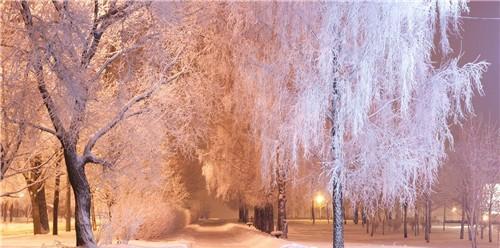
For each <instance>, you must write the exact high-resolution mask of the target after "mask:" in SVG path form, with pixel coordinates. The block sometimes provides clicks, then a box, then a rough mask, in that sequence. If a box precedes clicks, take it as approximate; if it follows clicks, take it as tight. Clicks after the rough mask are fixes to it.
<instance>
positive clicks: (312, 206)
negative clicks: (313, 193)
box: [311, 198, 316, 224]
mask: <svg viewBox="0 0 500 248" xmlns="http://www.w3.org/2000/svg"><path fill="white" fill-rule="evenodd" d="M311 218H312V220H313V224H315V223H316V218H315V217H314V198H313V199H312V201H311Z"/></svg>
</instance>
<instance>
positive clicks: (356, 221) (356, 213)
mask: <svg viewBox="0 0 500 248" xmlns="http://www.w3.org/2000/svg"><path fill="white" fill-rule="evenodd" d="M358 220H359V216H358V206H356V207H354V216H353V218H352V221H353V222H354V224H356V225H357V224H358Z"/></svg>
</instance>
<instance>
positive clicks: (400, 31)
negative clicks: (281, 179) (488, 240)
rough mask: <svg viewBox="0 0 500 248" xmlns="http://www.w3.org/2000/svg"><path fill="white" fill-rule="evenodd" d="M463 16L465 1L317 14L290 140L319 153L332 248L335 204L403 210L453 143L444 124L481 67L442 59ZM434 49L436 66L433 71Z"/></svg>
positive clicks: (338, 237)
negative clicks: (314, 76)
mask: <svg viewBox="0 0 500 248" xmlns="http://www.w3.org/2000/svg"><path fill="white" fill-rule="evenodd" d="M467 10H468V9H467V6H466V3H465V1H422V2H405V3H395V2H394V3H389V2H388V3H375V2H359V3H349V4H347V3H332V4H328V5H326V6H324V8H323V11H322V15H323V17H324V19H323V23H322V25H321V28H320V30H319V34H318V38H319V39H320V46H319V48H318V51H319V56H318V57H317V61H316V62H317V64H316V65H317V67H316V68H317V72H318V75H319V80H304V81H302V82H301V83H300V84H299V85H300V87H301V88H300V90H299V92H300V93H299V96H298V99H297V102H296V104H295V105H294V116H295V118H293V119H294V120H295V123H294V128H292V130H294V131H295V132H293V133H292V134H291V135H295V136H296V142H297V143H298V144H300V145H301V146H302V147H305V148H306V154H307V152H311V151H314V152H317V150H322V151H323V156H322V157H323V158H324V161H325V163H324V169H325V172H326V173H328V175H329V178H330V186H331V190H332V192H333V195H332V197H333V202H334V204H335V209H334V216H335V222H334V230H335V231H334V237H333V238H334V239H333V240H334V247H343V230H342V229H343V227H342V222H343V220H342V218H343V217H342V210H341V209H342V207H341V205H342V202H343V197H347V198H349V199H350V200H351V201H352V202H362V203H363V205H364V206H366V207H367V208H368V210H369V211H374V210H375V209H376V208H377V207H379V206H393V205H394V204H395V203H396V202H405V203H407V204H409V205H410V206H411V205H413V204H414V202H415V198H416V196H417V195H418V194H419V193H421V192H425V191H428V190H429V187H430V185H432V183H433V182H434V179H435V177H436V171H437V169H438V167H439V166H440V164H441V162H442V160H443V159H444V158H445V156H446V154H445V146H446V144H447V143H452V142H453V137H452V134H451V132H450V129H449V126H448V125H449V124H450V122H455V123H456V122H459V121H460V120H461V119H463V118H464V117H465V116H466V114H467V113H470V112H472V111H473V108H472V103H471V98H472V96H473V94H474V92H479V93H481V92H482V88H481V82H480V78H481V74H482V73H483V72H484V71H485V70H486V67H487V63H485V62H479V63H467V64H464V65H462V66H460V65H459V62H458V61H459V58H453V57H452V56H451V51H452V50H451V48H450V45H449V41H448V35H449V33H451V32H457V31H458V24H459V16H460V14H461V13H462V12H463V11H467ZM435 39H439V45H437V44H436V43H435V42H434V40H435ZM435 51H438V52H440V53H441V54H442V57H443V61H444V62H443V63H442V64H440V65H437V66H436V65H434V64H433V63H432V61H431V56H432V55H433V52H435ZM325 123H330V124H325ZM325 126H327V127H328V128H329V129H330V132H325V131H324V128H325ZM325 143H326V144H328V147H329V148H328V149H324V147H325Z"/></svg>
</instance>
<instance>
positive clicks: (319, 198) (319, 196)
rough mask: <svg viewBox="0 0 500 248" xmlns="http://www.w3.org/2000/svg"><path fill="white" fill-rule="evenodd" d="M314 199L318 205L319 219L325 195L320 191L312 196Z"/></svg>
mask: <svg viewBox="0 0 500 248" xmlns="http://www.w3.org/2000/svg"><path fill="white" fill-rule="evenodd" d="M314 201H315V202H316V204H317V205H318V207H319V218H320V219H321V207H322V206H323V202H325V197H324V196H323V195H322V194H321V193H318V194H317V195H316V197H314Z"/></svg>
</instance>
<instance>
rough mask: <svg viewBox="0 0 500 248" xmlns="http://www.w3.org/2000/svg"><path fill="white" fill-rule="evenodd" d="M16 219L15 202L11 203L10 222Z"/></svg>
mask: <svg viewBox="0 0 500 248" xmlns="http://www.w3.org/2000/svg"><path fill="white" fill-rule="evenodd" d="M12 220H14V203H10V211H9V222H12Z"/></svg>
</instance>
